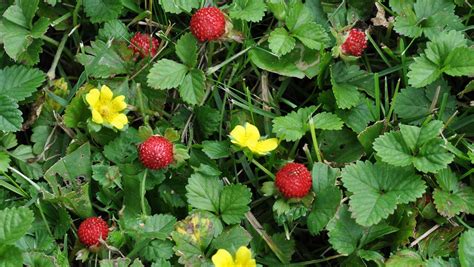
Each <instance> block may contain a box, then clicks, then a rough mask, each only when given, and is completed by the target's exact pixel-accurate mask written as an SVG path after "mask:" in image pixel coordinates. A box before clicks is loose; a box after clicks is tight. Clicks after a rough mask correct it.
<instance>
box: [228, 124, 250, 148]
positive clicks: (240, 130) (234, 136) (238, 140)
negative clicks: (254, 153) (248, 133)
mask: <svg viewBox="0 0 474 267" xmlns="http://www.w3.org/2000/svg"><path fill="white" fill-rule="evenodd" d="M229 136H230V137H231V142H232V143H234V144H237V145H239V146H242V147H245V146H246V142H245V128H244V127H243V126H242V125H237V126H235V128H234V129H233V130H232V131H231V132H230V134H229Z"/></svg>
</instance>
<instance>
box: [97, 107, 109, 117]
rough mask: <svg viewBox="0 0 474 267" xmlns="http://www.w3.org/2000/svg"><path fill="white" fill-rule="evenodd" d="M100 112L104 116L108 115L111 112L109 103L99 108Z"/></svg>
mask: <svg viewBox="0 0 474 267" xmlns="http://www.w3.org/2000/svg"><path fill="white" fill-rule="evenodd" d="M99 113H100V115H102V117H107V116H108V115H109V114H110V108H109V106H108V105H103V106H101V107H100V108H99Z"/></svg>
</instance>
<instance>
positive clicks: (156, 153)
mask: <svg viewBox="0 0 474 267" xmlns="http://www.w3.org/2000/svg"><path fill="white" fill-rule="evenodd" d="M138 154H139V157H140V161H141V162H142V163H143V165H144V166H145V167H147V168H148V169H153V170H156V169H162V168H165V167H166V166H168V165H170V164H171V163H172V162H173V143H171V142H170V141H169V140H168V139H166V138H165V137H163V136H157V135H154V136H151V137H149V138H148V139H147V140H146V141H145V142H143V143H142V144H141V145H140V146H139V148H138Z"/></svg>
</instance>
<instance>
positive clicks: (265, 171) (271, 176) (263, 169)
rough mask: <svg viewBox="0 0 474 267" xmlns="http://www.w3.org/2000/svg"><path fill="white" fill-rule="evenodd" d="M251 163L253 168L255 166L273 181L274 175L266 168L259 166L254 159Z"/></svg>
mask: <svg viewBox="0 0 474 267" xmlns="http://www.w3.org/2000/svg"><path fill="white" fill-rule="evenodd" d="M252 163H253V164H255V166H257V167H258V168H259V169H260V170H262V171H263V172H264V173H265V174H267V175H268V176H270V178H272V180H275V175H274V174H273V173H272V172H270V171H269V170H268V169H267V168H265V167H264V166H263V165H262V164H260V163H259V162H258V161H256V160H255V159H252Z"/></svg>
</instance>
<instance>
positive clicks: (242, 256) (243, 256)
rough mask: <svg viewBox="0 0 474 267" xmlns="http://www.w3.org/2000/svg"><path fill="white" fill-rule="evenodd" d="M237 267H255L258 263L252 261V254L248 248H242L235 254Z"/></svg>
mask: <svg viewBox="0 0 474 267" xmlns="http://www.w3.org/2000/svg"><path fill="white" fill-rule="evenodd" d="M235 266H237V267H255V266H257V263H256V262H255V260H254V259H252V252H251V251H250V249H248V248H247V247H244V246H242V247H240V248H239V249H238V250H237V252H236V253H235Z"/></svg>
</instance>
